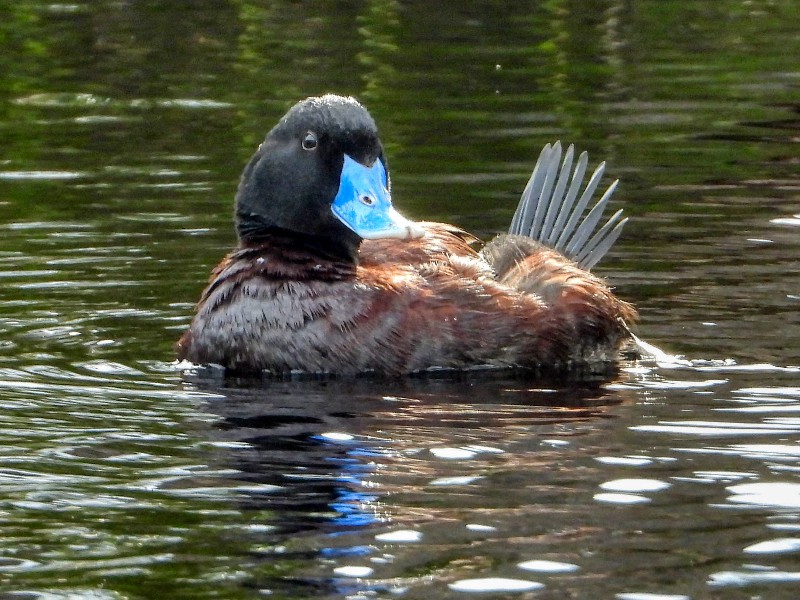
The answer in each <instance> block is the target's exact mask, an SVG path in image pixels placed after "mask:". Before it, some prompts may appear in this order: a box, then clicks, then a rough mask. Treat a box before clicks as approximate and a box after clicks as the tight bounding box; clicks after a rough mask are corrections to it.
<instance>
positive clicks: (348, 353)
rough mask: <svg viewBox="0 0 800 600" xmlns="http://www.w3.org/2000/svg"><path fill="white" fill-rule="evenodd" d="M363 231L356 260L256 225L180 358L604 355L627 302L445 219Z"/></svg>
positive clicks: (212, 287) (350, 365)
mask: <svg viewBox="0 0 800 600" xmlns="http://www.w3.org/2000/svg"><path fill="white" fill-rule="evenodd" d="M420 225H422V226H423V227H424V229H425V231H426V235H425V237H423V238H421V239H417V240H408V241H404V242H398V241H397V240H394V239H390V240H373V241H369V240H367V241H364V242H363V243H362V244H361V246H360V251H359V260H358V262H357V263H356V262H353V261H349V260H346V259H344V258H340V257H335V256H334V255H331V254H330V253H327V252H325V251H324V250H319V249H317V248H315V247H314V246H313V244H312V245H306V244H303V243H302V242H300V241H299V240H298V239H297V238H296V237H295V236H285V235H281V234H275V235H267V236H265V237H263V238H262V239H260V240H259V241H249V242H243V243H241V244H240V247H239V248H237V249H236V250H234V251H233V252H231V253H230V254H229V255H228V256H227V257H226V258H225V259H224V260H223V261H222V263H220V264H219V265H218V266H217V268H216V269H215V270H214V271H213V273H212V277H211V280H210V283H209V285H208V287H207V288H206V289H205V291H204V292H203V294H202V297H201V300H200V303H199V305H198V309H197V314H196V316H195V318H194V320H193V322H192V324H191V327H190V328H189V330H188V331H187V332H186V333H185V334H184V336H183V337H182V338H181V340H180V342H179V344H178V346H179V356H180V358H182V359H188V360H190V361H192V362H195V363H217V364H221V365H224V366H225V367H227V368H229V369H233V370H237V371H250V372H252V371H260V370H266V371H269V372H273V373H286V372H289V371H294V370H298V371H304V372H314V373H337V374H356V373H362V372H369V371H376V372H380V373H384V374H403V373H409V372H413V371H419V370H424V369H429V368H435V367H443V368H455V369H463V368H468V367H472V366H478V365H494V366H520V367H534V368H542V367H543V368H547V369H562V368H569V367H570V366H573V365H575V364H581V365H585V364H592V363H596V362H601V361H611V360H614V359H615V358H616V354H617V351H618V349H619V347H620V345H621V343H622V342H623V340H624V339H625V338H626V336H627V329H626V325H625V322H626V321H627V322H630V321H631V320H632V319H633V318H634V317H635V311H634V310H633V308H632V307H631V306H630V305H629V304H627V303H625V302H623V301H621V300H619V299H617V298H616V297H615V296H614V295H613V294H612V292H611V291H610V289H609V288H608V287H607V286H606V284H605V283H604V282H603V281H602V280H600V279H599V278H597V277H595V276H594V275H592V274H590V273H589V272H588V271H586V270H583V269H581V268H580V267H578V266H577V265H576V264H575V263H574V262H572V261H570V260H569V259H566V258H565V257H564V256H563V255H562V254H560V253H558V252H556V251H554V250H551V249H549V248H546V247H544V246H542V245H540V244H538V243H536V242H534V241H532V240H530V239H529V238H522V237H520V236H500V237H499V238H498V239H497V240H495V241H494V242H492V243H490V244H489V245H488V246H487V247H486V248H485V249H484V250H483V251H482V252H481V253H477V252H475V251H474V250H473V249H472V248H471V246H470V243H471V242H473V241H474V240H473V238H471V236H469V235H468V234H466V233H464V232H463V231H461V230H459V229H456V228H454V227H451V226H448V225H443V224H438V223H421V224H420Z"/></svg>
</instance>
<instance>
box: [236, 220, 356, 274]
mask: <svg viewBox="0 0 800 600" xmlns="http://www.w3.org/2000/svg"><path fill="white" fill-rule="evenodd" d="M237 225H238V224H237ZM236 233H237V235H238V237H239V247H242V248H246V247H253V246H261V245H263V244H264V243H272V244H276V245H278V246H285V247H287V248H291V249H293V250H295V251H303V252H307V253H309V254H310V255H313V256H316V257H319V258H321V259H324V260H327V261H331V262H337V263H344V264H348V265H353V266H355V265H357V264H358V249H359V246H360V244H361V239H360V238H359V239H358V240H357V242H356V243H352V241H350V240H338V239H337V240H333V239H328V238H325V237H321V236H317V235H308V234H304V233H299V232H296V231H291V230H289V229H283V228H281V227H276V226H270V227H263V226H262V227H259V228H258V229H257V230H252V231H247V230H245V231H242V228H240V227H237V231H236ZM348 242H350V243H348Z"/></svg>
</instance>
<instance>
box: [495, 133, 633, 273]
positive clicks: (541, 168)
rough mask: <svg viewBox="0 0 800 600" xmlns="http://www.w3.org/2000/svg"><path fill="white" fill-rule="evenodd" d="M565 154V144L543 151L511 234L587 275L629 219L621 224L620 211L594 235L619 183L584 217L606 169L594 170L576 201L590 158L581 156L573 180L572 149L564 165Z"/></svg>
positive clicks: (611, 187) (568, 149)
mask: <svg viewBox="0 0 800 600" xmlns="http://www.w3.org/2000/svg"><path fill="white" fill-rule="evenodd" d="M561 154H562V152H561V142H555V143H554V144H552V145H551V144H547V145H546V146H545V147H544V148H543V149H542V152H541V154H540V155H539V160H538V161H537V162H536V166H535V167H534V168H533V174H532V175H531V178H530V180H529V181H528V185H526V186H525V191H524V192H522V197H521V198H520V201H519V205H518V206H517V210H516V212H515V213H514V218H513V219H512V221H511V227H510V228H509V230H508V232H509V233H511V234H516V235H525V236H528V237H530V238H533V239H534V240H537V241H539V242H541V243H543V244H546V245H548V246H550V247H551V248H554V249H555V250H558V251H560V252H561V253H562V254H564V255H565V256H567V257H568V258H570V259H572V260H574V261H575V262H577V263H578V264H579V265H580V266H581V267H583V268H584V269H591V268H592V267H593V266H594V265H596V264H597V263H598V262H599V261H600V259H602V258H603V256H605V254H606V253H607V252H608V251H609V249H610V248H611V246H612V245H613V244H614V242H615V241H616V240H617V238H618V237H619V235H620V233H622V228H623V227H624V225H625V223H626V222H627V221H628V219H627V218H622V210H618V211H617V212H616V213H614V215H612V217H611V218H610V219H609V220H608V221H606V223H605V224H604V225H603V226H602V227H601V228H600V229H598V230H597V231H595V229H596V227H597V224H598V223H599V222H600V220H601V218H602V216H603V211H604V210H605V208H606V205H607V204H608V200H609V198H611V195H612V194H613V193H614V190H615V189H616V187H617V183H618V181H614V182H613V183H612V184H611V185H610V186H609V188H608V189H607V190H606V192H605V193H604V194H603V196H602V198H600V200H598V202H597V203H596V204H595V205H594V206H593V207H592V209H591V210H590V211H589V213H588V214H587V215H586V216H585V217H584V216H583V213H584V211H585V210H586V207H587V206H588V204H589V201H590V200H591V198H592V196H593V195H594V193H595V191H596V190H597V186H598V185H599V184H600V178H601V177H602V176H603V172H604V171H605V163H600V165H599V166H598V167H597V169H595V171H594V173H592V176H591V177H590V178H589V183H587V184H586V187H585V188H584V191H583V194H581V196H580V198H578V191H579V189H580V186H581V183H582V182H583V176H584V174H585V173H586V165H587V164H588V162H589V156H588V154H587V153H586V152H582V153H581V155H580V156H579V157H578V161H577V163H576V165H575V170H574V171H573V173H572V177H571V179H570V171H571V170H572V163H573V158H574V154H575V148H574V146H573V145H572V144H570V146H569V148H567V152H566V154H565V155H564V160H563V162H562V161H561ZM568 182H569V186H567V183H568ZM576 200H577V202H576Z"/></svg>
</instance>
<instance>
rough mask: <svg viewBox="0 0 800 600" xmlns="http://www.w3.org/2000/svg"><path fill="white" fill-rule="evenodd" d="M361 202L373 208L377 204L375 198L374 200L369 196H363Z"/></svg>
mask: <svg viewBox="0 0 800 600" xmlns="http://www.w3.org/2000/svg"><path fill="white" fill-rule="evenodd" d="M360 200H361V204H366V205H367V206H372V205H373V204H375V198H373V197H372V196H368V195H367V194H364V195H363V196H361V198H360Z"/></svg>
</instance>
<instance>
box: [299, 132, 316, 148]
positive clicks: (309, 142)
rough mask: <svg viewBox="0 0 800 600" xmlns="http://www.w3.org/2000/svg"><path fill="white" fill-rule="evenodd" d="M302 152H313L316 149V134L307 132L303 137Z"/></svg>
mask: <svg viewBox="0 0 800 600" xmlns="http://www.w3.org/2000/svg"><path fill="white" fill-rule="evenodd" d="M302 145H303V150H313V149H314V148H316V147H317V134H316V133H314V132H313V131H308V132H306V134H305V135H304V136H303V141H302Z"/></svg>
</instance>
